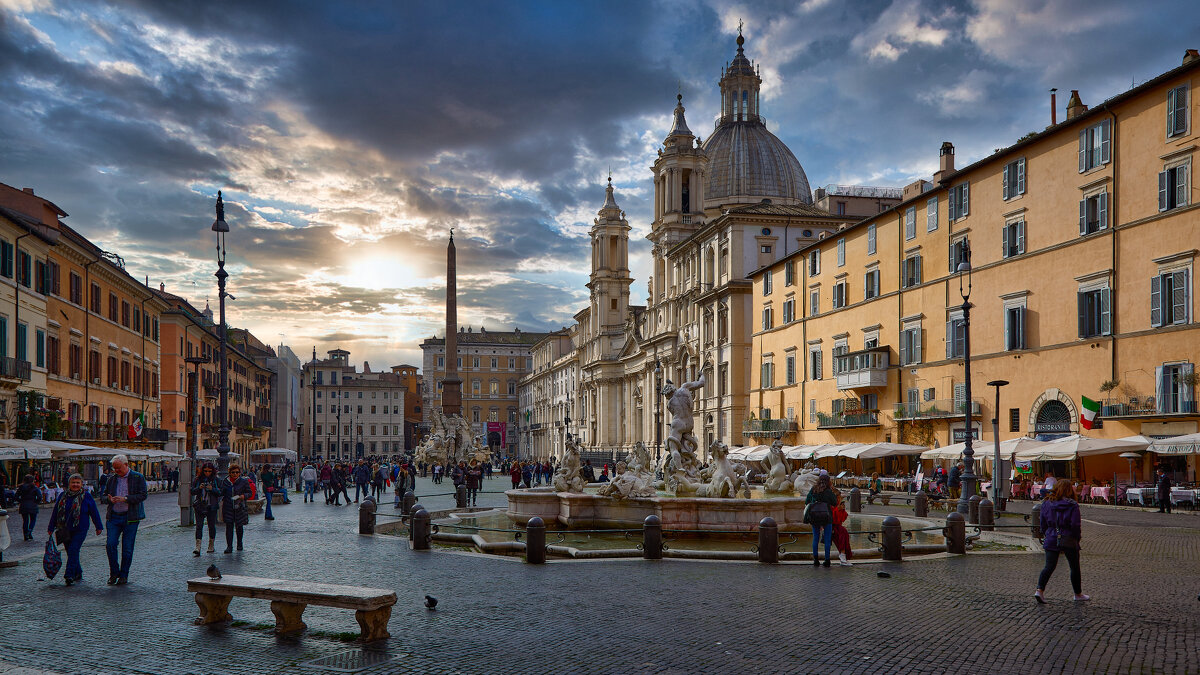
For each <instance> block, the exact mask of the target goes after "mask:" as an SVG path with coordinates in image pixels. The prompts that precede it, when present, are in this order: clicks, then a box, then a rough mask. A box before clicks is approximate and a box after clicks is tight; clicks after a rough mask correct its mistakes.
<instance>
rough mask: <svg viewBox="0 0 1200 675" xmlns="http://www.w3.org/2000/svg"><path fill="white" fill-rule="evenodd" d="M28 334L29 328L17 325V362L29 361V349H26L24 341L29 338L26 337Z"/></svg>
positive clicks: (24, 325)
mask: <svg viewBox="0 0 1200 675" xmlns="http://www.w3.org/2000/svg"><path fill="white" fill-rule="evenodd" d="M28 332H29V327H28V326H27V325H26V324H23V323H17V360H18V361H28V360H29V349H28V346H27V345H26V340H28V339H29V336H28V335H27V333H28Z"/></svg>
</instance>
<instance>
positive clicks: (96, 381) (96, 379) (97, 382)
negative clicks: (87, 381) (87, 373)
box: [92, 377, 100, 387]
mask: <svg viewBox="0 0 1200 675" xmlns="http://www.w3.org/2000/svg"><path fill="white" fill-rule="evenodd" d="M92 384H94V385H96V386H97V387H99V386H100V378H98V377H94V378H92Z"/></svg>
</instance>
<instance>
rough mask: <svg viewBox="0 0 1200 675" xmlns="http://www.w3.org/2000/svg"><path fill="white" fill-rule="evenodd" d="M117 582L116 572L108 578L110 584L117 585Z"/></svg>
mask: <svg viewBox="0 0 1200 675" xmlns="http://www.w3.org/2000/svg"><path fill="white" fill-rule="evenodd" d="M116 583H117V577H116V575H115V574H114V575H113V576H111V577H109V578H108V585H109V586H115V585H116Z"/></svg>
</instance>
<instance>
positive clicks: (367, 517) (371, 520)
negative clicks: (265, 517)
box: [267, 495, 378, 534]
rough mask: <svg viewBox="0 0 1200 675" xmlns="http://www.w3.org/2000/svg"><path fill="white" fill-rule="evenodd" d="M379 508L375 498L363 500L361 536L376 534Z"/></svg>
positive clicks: (360, 521) (360, 506)
mask: <svg viewBox="0 0 1200 675" xmlns="http://www.w3.org/2000/svg"><path fill="white" fill-rule="evenodd" d="M270 498H271V495H267V499H270ZM377 508H378V507H377V506H376V505H375V498H374V497H370V496H368V497H366V498H364V499H363V500H362V504H360V505H359V507H358V533H359V534H375V511H376V509H377Z"/></svg>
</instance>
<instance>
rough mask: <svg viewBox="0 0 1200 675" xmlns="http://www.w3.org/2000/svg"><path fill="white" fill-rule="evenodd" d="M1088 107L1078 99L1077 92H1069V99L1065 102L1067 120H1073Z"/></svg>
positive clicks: (1073, 90)
mask: <svg viewBox="0 0 1200 675" xmlns="http://www.w3.org/2000/svg"><path fill="white" fill-rule="evenodd" d="M1087 109H1088V107H1087V106H1086V105H1084V104H1083V101H1081V100H1080V99H1079V90H1078V89H1072V90H1071V98H1070V100H1068V101H1067V119H1068V120H1071V119H1075V118H1076V117H1078V116H1080V115H1082V114H1083V113H1085V112H1087Z"/></svg>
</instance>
